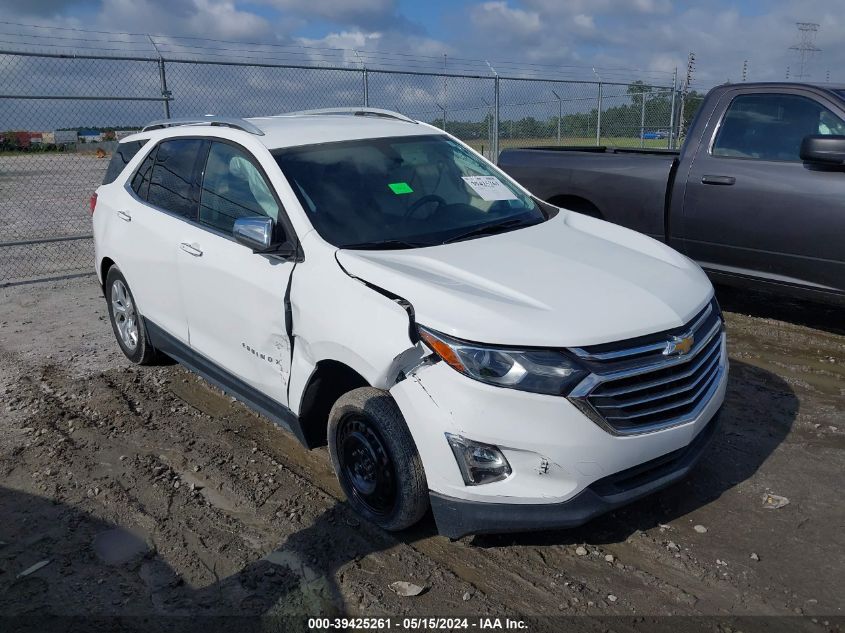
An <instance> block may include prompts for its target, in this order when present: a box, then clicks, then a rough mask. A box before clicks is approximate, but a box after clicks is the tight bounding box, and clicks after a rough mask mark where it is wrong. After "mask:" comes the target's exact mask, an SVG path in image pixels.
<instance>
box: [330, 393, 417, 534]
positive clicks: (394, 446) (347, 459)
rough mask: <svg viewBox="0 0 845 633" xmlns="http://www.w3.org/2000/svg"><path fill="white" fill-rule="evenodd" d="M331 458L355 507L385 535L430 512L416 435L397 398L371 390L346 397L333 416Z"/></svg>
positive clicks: (339, 401) (331, 422) (335, 409)
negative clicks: (427, 511) (407, 422)
mask: <svg viewBox="0 0 845 633" xmlns="http://www.w3.org/2000/svg"><path fill="white" fill-rule="evenodd" d="M328 438H329V453H330V454H331V458H332V465H333V466H334V469H335V473H336V474H337V478H338V481H339V482H340V485H341V488H343V491H344V493H345V494H346V497H347V499H349V503H350V505H351V506H352V507H353V508H354V509H355V510H356V511H357V512H358V513H359V514H361V515H362V516H363V517H365V518H366V519H368V520H369V521H371V522H373V523H375V524H376V525H379V526H380V527H382V528H384V529H386V530H391V531H395V530H403V529H405V528H407V527H410V526H411V525H413V524H414V523H416V522H417V521H419V520H420V519H421V518H422V516H423V515H424V514H425V512H426V510H427V509H428V484H427V483H426V480H425V472H424V470H423V466H422V460H420V456H419V453H418V452H417V447H416V444H414V440H413V438H412V437H411V432H410V431H409V430H408V426H407V425H406V423H405V419H404V418H403V417H402V413H401V412H400V411H399V407H397V406H396V403H395V402H394V401H393V398H392V397H391V396H390V394H388V393H387V392H385V391H382V390H380V389H374V388H372V387H363V388H361V389H355V390H353V391H350V392H349V393H347V394H345V395H343V396H341V397H340V398H339V399H338V401H337V402H336V403H335V404H334V406H333V407H332V410H331V413H330V414H329V427H328Z"/></svg>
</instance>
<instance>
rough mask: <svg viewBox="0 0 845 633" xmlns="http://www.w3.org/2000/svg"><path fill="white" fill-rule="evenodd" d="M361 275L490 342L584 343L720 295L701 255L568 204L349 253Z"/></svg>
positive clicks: (613, 337)
mask: <svg viewBox="0 0 845 633" xmlns="http://www.w3.org/2000/svg"><path fill="white" fill-rule="evenodd" d="M337 260H338V262H339V263H340V265H341V266H342V267H343V269H344V270H345V271H346V272H347V273H348V274H349V275H351V276H353V277H356V278H358V279H361V280H363V281H365V282H367V283H369V284H371V285H373V286H377V287H379V288H381V289H383V290H387V291H389V292H390V293H392V294H395V295H398V296H400V297H402V298H403V299H406V300H407V301H409V302H410V303H411V304H412V306H413V308H414V313H415V316H416V320H417V323H419V324H420V325H424V326H427V327H429V328H433V329H435V330H439V331H440V332H443V333H445V334H449V335H451V336H454V337H457V338H461V339H465V340H469V341H476V342H482V343H490V344H499V345H523V346H553V347H566V346H583V345H593V344H598V343H608V342H612V341H619V340H624V339H628V338H633V337H635V336H640V335H643V334H651V333H654V332H659V331H662V330H667V329H670V328H675V327H678V326H680V325H683V324H684V323H686V322H687V321H689V320H690V319H691V318H692V317H693V316H694V315H695V314H696V313H697V312H698V311H699V310H700V309H702V308H703V307H704V305H705V304H706V303H707V302H708V301H709V300H710V298H711V297H712V294H713V289H712V286H711V284H710V281H709V280H708V279H707V277H706V275H705V274H704V273H703V272H702V270H701V268H699V267H698V265H696V264H695V263H694V262H692V261H691V260H689V259H688V258H686V257H684V256H683V255H681V254H679V253H677V252H676V251H674V250H672V249H671V248H669V247H668V246H666V245H665V244H662V243H660V242H657V241H656V240H653V239H651V238H649V237H646V236H644V235H642V234H640V233H635V232H634V231H630V230H628V229H625V228H622V227H620V226H616V225H613V224H610V223H607V222H603V221H601V220H596V219H593V218H590V217H587V216H584V215H581V214H579V213H574V212H569V211H561V212H560V213H558V214H557V215H556V216H555V217H553V218H551V219H550V220H548V221H547V222H544V223H541V224H537V225H534V226H531V227H526V228H523V229H518V230H515V231H510V232H508V233H501V234H498V235H493V236H488V237H482V238H478V239H473V240H467V241H463V242H456V243H453V244H444V245H442V246H433V247H428V248H419V249H408V250H392V251H361V250H339V251H337Z"/></svg>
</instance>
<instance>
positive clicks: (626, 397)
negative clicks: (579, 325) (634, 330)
mask: <svg viewBox="0 0 845 633" xmlns="http://www.w3.org/2000/svg"><path fill="white" fill-rule="evenodd" d="M723 330H724V327H723V324H722V319H721V316H720V314H719V308H718V305H717V304H716V303H715V300H714V301H713V302H712V303H710V304H708V305H707V306H706V307H705V308H704V309H703V310H702V311H701V312H700V313H699V314H697V315H696V316H695V317H693V319H691V320H690V322H689V323H688V324H687V325H685V326H683V327H681V328H676V329H674V330H670V331H667V332H661V333H659V334H653V335H649V336H645V337H639V338H637V339H633V340H630V341H624V342H622V343H616V344H612V345H607V344H605V345H595V346H591V347H583V348H574V349H572V350H571V351H572V352H574V353H575V354H576V355H577V356H578V357H579V358H581V359H582V362H584V364H585V365H586V366H587V367H588V368H589V369H590V370H591V372H592V373H591V374H590V375H589V376H588V377H587V378H585V379H584V380H583V381H582V382H581V383H580V384H579V385H578V386H577V387H576V388H575V389H574V390H573V392H572V394H570V396H569V397H570V400H571V401H572V402H573V403H574V404H575V405H576V406H578V408H579V409H581V411H583V412H584V413H585V414H587V415H588V416H589V417H590V418H591V419H592V420H594V421H595V422H596V423H598V424H599V425H601V426H602V427H603V428H605V429H606V430H608V431H609V432H611V433H614V434H616V435H634V434H640V433H648V432H650V431H656V430H659V429H663V428H667V427H670V426H676V425H678V424H683V423H685V422H688V421H690V420H692V419H694V418H695V417H696V416H697V415H698V414H699V413H700V412H701V410H702V409H703V408H704V406H705V405H706V404H707V402H709V401H710V399H711V398H712V397H713V394H714V393H715V392H716V389H717V388H718V385H719V382H720V379H721V377H722V374H723V373H724V370H725V359H724V357H723V353H722V349H723V344H722V343H723V339H724V333H723ZM690 338H691V341H690V340H689V339H690ZM685 343H687V344H690V345H691V346H690V348H689V350H688V351H687V352H686V353H672V350H673V349H674V347H678V346H680V348H681V349H683V348H684V344H685ZM673 346H674V347H673Z"/></svg>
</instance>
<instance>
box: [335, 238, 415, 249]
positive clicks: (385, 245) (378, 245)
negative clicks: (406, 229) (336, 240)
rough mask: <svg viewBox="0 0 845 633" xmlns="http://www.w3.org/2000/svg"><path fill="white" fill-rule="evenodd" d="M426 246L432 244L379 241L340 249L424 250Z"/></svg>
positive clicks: (346, 245)
mask: <svg viewBox="0 0 845 633" xmlns="http://www.w3.org/2000/svg"><path fill="white" fill-rule="evenodd" d="M424 246H431V244H424V243H422V242H409V241H407V240H379V241H376V242H360V243H358V244H344V245H343V246H341V247H340V248H344V249H345V248H348V249H352V250H369V251H378V250H385V251H387V250H392V249H399V248H422V247H424Z"/></svg>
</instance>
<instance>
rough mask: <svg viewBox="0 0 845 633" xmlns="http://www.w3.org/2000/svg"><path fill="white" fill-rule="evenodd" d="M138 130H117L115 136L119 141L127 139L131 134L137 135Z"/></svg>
mask: <svg viewBox="0 0 845 633" xmlns="http://www.w3.org/2000/svg"><path fill="white" fill-rule="evenodd" d="M137 131H138V130H115V131H114V136H115V138H116V139H117V140H118V141H119V140H121V139H124V138H126V137H127V136H129V135H130V134H135V133H136V132H137Z"/></svg>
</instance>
